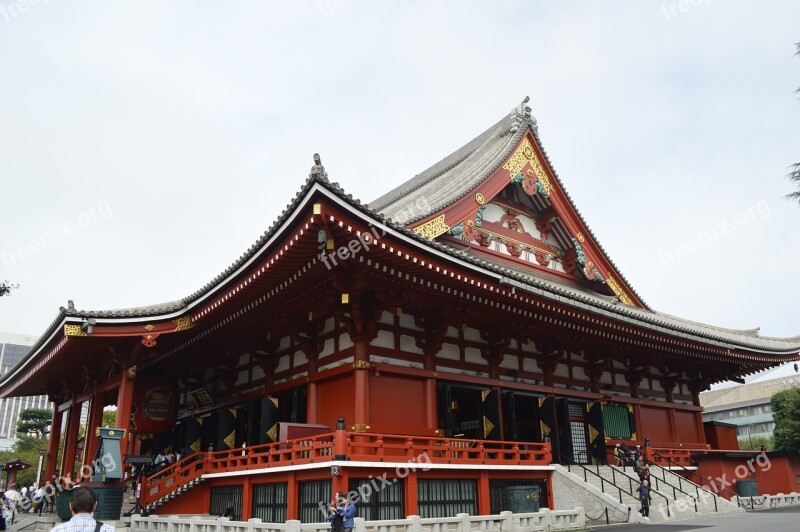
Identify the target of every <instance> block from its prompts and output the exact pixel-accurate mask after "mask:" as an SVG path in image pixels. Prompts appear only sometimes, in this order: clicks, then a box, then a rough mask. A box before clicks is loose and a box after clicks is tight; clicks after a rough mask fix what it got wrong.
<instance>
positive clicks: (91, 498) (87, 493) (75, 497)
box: [50, 486, 114, 532]
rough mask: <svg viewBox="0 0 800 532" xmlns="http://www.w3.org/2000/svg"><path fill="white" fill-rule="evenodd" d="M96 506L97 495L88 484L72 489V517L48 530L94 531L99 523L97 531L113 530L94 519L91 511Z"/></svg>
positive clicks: (111, 527) (61, 531)
mask: <svg viewBox="0 0 800 532" xmlns="http://www.w3.org/2000/svg"><path fill="white" fill-rule="evenodd" d="M95 508H97V495H95V493H94V491H92V488H90V487H88V486H79V487H77V488H75V489H74V490H73V491H72V501H71V502H70V503H69V509H70V511H71V512H72V519H70V520H69V521H67V522H66V523H61V524H60V525H56V526H54V527H53V528H51V529H50V532H94V531H95V529H97V525H100V528H99V532H114V527H113V526H110V525H106V524H104V523H103V522H102V521H95V520H94V517H92V512H94V510H95Z"/></svg>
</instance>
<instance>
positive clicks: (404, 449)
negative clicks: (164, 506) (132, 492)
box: [141, 431, 551, 506]
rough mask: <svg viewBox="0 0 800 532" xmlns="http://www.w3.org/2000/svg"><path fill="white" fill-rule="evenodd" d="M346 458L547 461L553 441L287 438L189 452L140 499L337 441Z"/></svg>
mask: <svg viewBox="0 0 800 532" xmlns="http://www.w3.org/2000/svg"><path fill="white" fill-rule="evenodd" d="M337 438H343V439H344V441H341V440H340V441H339V448H340V449H344V451H345V454H346V457H347V460H357V461H366V462H419V463H434V464H436V463H444V464H448V463H449V464H494V465H547V464H549V463H550V458H551V453H550V444H549V443H530V442H500V441H488V440H464V439H449V438H428V437H420V436H398V435H389V434H370V433H363V432H345V431H336V432H331V433H327V434H321V435H318V436H310V437H304V438H300V439H295V440H288V441H283V442H275V443H268V444H263V445H254V446H252V447H242V448H239V449H231V450H227V451H210V452H205V453H197V454H193V455H191V456H187V457H186V458H184V459H183V460H181V461H180V462H177V463H175V464H173V465H171V466H169V467H166V468H164V469H162V470H161V471H159V472H157V473H155V474H154V475H152V476H150V477H147V478H145V479H144V481H143V482H142V497H141V503H142V505H143V506H147V505H149V504H151V503H153V502H155V501H157V500H158V499H160V498H161V497H164V496H166V495H168V494H170V493H172V492H173V491H175V490H176V489H178V488H180V487H181V486H184V485H186V484H188V483H190V482H191V481H192V480H195V479H197V478H199V477H201V476H202V475H204V474H209V473H223V472H229V471H247V470H255V469H265V468H269V467H277V466H288V465H299V464H308V463H316V462H329V461H331V460H334V455H335V451H334V449H335V448H336V446H337V441H336V440H337Z"/></svg>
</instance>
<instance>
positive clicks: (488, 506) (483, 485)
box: [478, 471, 492, 515]
mask: <svg viewBox="0 0 800 532" xmlns="http://www.w3.org/2000/svg"><path fill="white" fill-rule="evenodd" d="M491 513H492V503H491V500H490V496H489V472H488V471H481V473H480V477H478V515H491Z"/></svg>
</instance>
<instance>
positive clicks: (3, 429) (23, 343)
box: [0, 333, 53, 451]
mask: <svg viewBox="0 0 800 532" xmlns="http://www.w3.org/2000/svg"><path fill="white" fill-rule="evenodd" d="M35 341H36V337H35V336H32V335H26V334H10V333H0V374H2V375H5V374H7V373H8V372H9V371H10V370H11V368H13V367H14V366H16V365H17V362H19V361H20V360H22V358H23V357H24V356H25V355H26V354H27V353H28V350H29V349H30V348H31V346H32V345H33V344H34V342H35ZM52 407H53V405H52V404H51V403H50V401H48V400H47V396H46V395H33V396H26V397H7V398H5V399H0V451H4V450H6V449H9V448H10V447H11V446H12V445H14V442H16V441H17V421H18V420H19V413H20V412H22V411H23V410H26V409H29V408H52Z"/></svg>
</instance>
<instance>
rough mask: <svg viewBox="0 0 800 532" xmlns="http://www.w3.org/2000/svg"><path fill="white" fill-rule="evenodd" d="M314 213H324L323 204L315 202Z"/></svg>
mask: <svg viewBox="0 0 800 532" xmlns="http://www.w3.org/2000/svg"><path fill="white" fill-rule="evenodd" d="M314 214H322V204H321V203H315V204H314Z"/></svg>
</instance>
